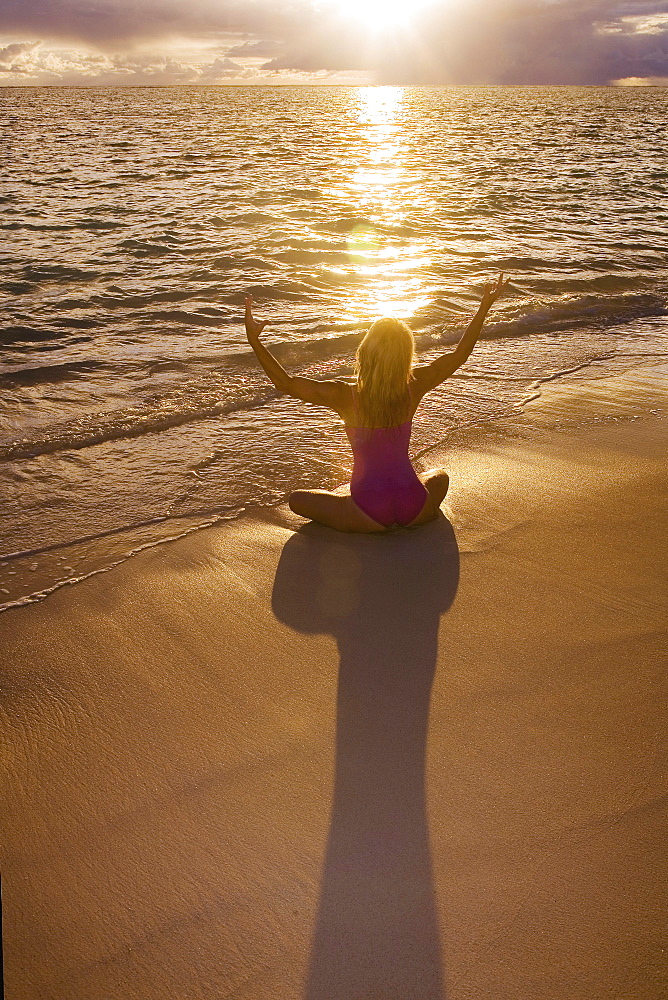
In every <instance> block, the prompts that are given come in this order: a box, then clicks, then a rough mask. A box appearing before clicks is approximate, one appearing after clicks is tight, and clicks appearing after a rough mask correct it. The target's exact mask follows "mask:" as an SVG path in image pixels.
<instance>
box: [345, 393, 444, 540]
mask: <svg viewBox="0 0 668 1000" xmlns="http://www.w3.org/2000/svg"><path fill="white" fill-rule="evenodd" d="M353 401H354V403H355V412H356V414H357V418H358V421H359V408H358V402H357V393H356V392H355V390H354V389H353ZM412 427H413V421H412V420H406V421H405V422H404V423H403V424H397V425H395V426H394V427H362V426H358V427H351V426H350V425H349V424H346V434H347V435H348V440H349V441H350V447H351V448H352V451H353V460H354V461H353V473H352V476H351V479H350V495H351V497H352V498H353V500H354V502H355V503H356V504H357V506H358V507H359V508H360V510H362V511H364V513H365V514H368V516H369V517H371V518H373V520H374V521H377V522H378V524H382V525H383V526H384V527H386V528H389V527H391V526H392V525H394V524H399V525H407V524H410V523H411V521H414V520H415V518H416V517H417V516H418V514H419V513H420V512H421V510H422V508H423V507H424V505H425V501H426V500H427V498H428V496H429V494H428V492H427V490H426V488H425V486H424V484H423V483H422V482H421V480H420V479H419V478H418V475H417V473H416V472H415V469H414V468H413V466H412V464H411V460H410V458H409V457H408V446H409V444H410V439H411V430H412Z"/></svg>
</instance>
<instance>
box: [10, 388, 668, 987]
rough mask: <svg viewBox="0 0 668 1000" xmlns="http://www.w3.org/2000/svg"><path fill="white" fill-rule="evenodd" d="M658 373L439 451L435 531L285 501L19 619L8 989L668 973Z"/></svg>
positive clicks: (514, 983)
mask: <svg viewBox="0 0 668 1000" xmlns="http://www.w3.org/2000/svg"><path fill="white" fill-rule="evenodd" d="M638 372H639V374H638V373H636V376H634V377H633V378H631V379H628V378H627V379H626V380H621V381H620V379H618V380H617V383H615V381H614V380H612V381H610V380H608V381H607V383H606V384H605V385H604V383H603V380H601V382H600V383H599V384H598V385H597V386H595V387H594V388H593V389H592V386H588V387H584V388H583V387H582V386H578V385H572V386H570V387H568V386H566V387H565V388H563V389H560V390H559V391H558V392H557V391H556V390H555V391H554V392H553V393H552V394H551V395H550V394H546V395H544V396H543V397H542V398H541V399H540V400H537V401H536V403H535V404H531V405H530V406H528V407H527V408H526V411H525V413H524V414H523V415H522V416H518V418H517V421H514V422H512V423H511V422H506V423H505V424H504V425H503V427H501V425H499V426H498V427H497V428H496V429H495V430H488V431H487V432H486V433H485V434H482V433H480V435H479V436H478V437H477V438H471V437H469V438H466V439H465V438H463V437H462V438H461V439H460V440H459V441H457V440H453V441H452V442H451V443H450V445H449V447H448V451H447V452H445V453H444V454H443V455H441V456H438V455H430V456H429V458H430V460H432V461H438V459H439V458H441V459H442V461H443V462H444V463H445V464H446V466H447V467H448V469H449V471H450V472H451V479H452V489H451V494H450V496H449V497H448V500H447V501H446V505H445V506H444V511H445V513H446V514H447V517H445V516H444V517H443V518H442V519H440V520H439V521H438V522H435V523H432V524H431V525H428V526H425V527H423V528H420V529H417V530H415V531H410V532H409V531H400V532H397V533H395V534H392V535H388V536H385V537H379V536H367V537H363V536H344V535H338V534H337V533H335V532H333V531H330V530H328V529H322V528H319V527H316V526H312V525H311V526H307V527H303V528H301V530H296V529H298V528H300V526H301V525H302V524H303V522H301V521H300V520H299V519H298V518H295V517H293V516H292V515H291V514H290V513H289V511H287V510H286V509H284V508H281V509H279V510H278V511H275V512H272V513H271V515H270V516H267V517H263V518H253V517H247V518H244V519H242V520H240V521H237V522H234V523H230V524H229V525H225V526H221V527H216V528H211V529H207V530H203V531H201V532H199V533H197V534H196V535H193V536H190V537H189V538H186V539H183V540H181V541H179V542H175V543H173V544H171V545H165V546H162V547H159V548H156V549H152V550H149V551H146V552H143V553H141V554H140V555H139V556H136V557H135V558H133V559H131V560H129V561H128V562H126V563H125V564H123V565H122V566H119V567H117V568H116V569H114V570H112V571H110V572H108V573H103V574H100V575H99V576H95V577H92V578H90V579H89V580H87V581H84V582H82V583H80V584H77V585H75V586H72V587H65V588H63V589H62V590H60V591H58V592H56V593H54V594H52V595H51V596H50V597H49V598H48V599H46V600H45V601H43V602H42V603H40V604H35V605H32V606H28V607H25V608H19V609H15V610H12V611H10V612H7V613H5V614H4V615H2V616H0V642H1V644H2V648H3V650H4V651H5V652H4V655H3V663H4V665H3V684H2V716H1V725H2V731H3V735H4V737H5V740H4V750H3V757H4V758H5V760H6V765H7V766H6V767H5V768H3V772H4V774H3V778H2V793H1V805H2V808H1V809H0V842H1V844H2V876H3V904H4V947H5V981H6V991H7V996H8V997H9V998H12V1000H36V998H58V1000H75V998H76V1000H90V998H92V997H96V998H97V997H99V998H105V1000H116V998H118V1000H121V998H122V1000H127V998H129V997H132V998H136V1000H144V998H146V1000H149V998H150V1000H153V998H155V1000H158V998H160V1000H163V998H165V997H174V998H179V1000H182V998H183V1000H185V998H188V1000H190V998H200V997H201V998H207V1000H209V998H211V997H214V996H215V997H219V998H226V997H229V998H232V997H234V998H235V1000H265V998H266V1000H269V998H272V1000H274V998H276V997H281V998H283V1000H293V998H294V1000H296V998H306V1000H316V998H322V1000H335V998H336V1000H361V998H365V1000H371V998H373V1000H381V998H383V1000H385V998H392V1000H395V998H397V1000H399V998H401V1000H407V998H419V1000H436V998H445V997H447V998H448V1000H472V998H480V1000H488V998H489V1000H500V998H503V1000H543V998H545V1000H580V998H581V1000H592V998H596V1000H608V998H615V1000H630V998H633V1000H639V998H642V1000H659V997H662V996H663V995H665V994H664V991H665V986H666V981H667V977H666V965H665V963H666V955H665V950H662V947H663V948H665V924H666V921H665V913H666V892H665V888H664V887H665V885H666V884H668V878H667V874H668V873H667V872H666V867H667V866H666V847H665V813H666V801H667V796H666V777H665V770H666V768H665V764H666V755H665V742H664V734H665V706H666V679H665V663H666V626H667V621H666V619H667V617H668V616H667V613H666V607H667V601H666V597H667V593H666V591H667V589H668V586H667V574H666V565H667V559H666V556H667V552H666V520H667V515H666V504H667V500H668V475H667V471H668V470H667V468H666V466H667V459H666V441H667V438H668V435H667V433H666V427H667V426H668V425H667V423H666V412H667V409H666V405H665V404H666V391H665V388H664V386H665V381H664V382H663V383H662V382H661V380H660V379H659V380H657V378H656V373H654V374H652V372H651V371H649V370H646V371H645V373H644V374H643V372H642V371H641V370H638ZM634 379H635V381H634ZM634 387H635V388H634ZM597 392H598V393H599V395H598V396H597ZM601 392H602V393H603V395H604V396H605V393H607V396H606V400H607V401H605V400H604V404H602V403H601V399H600V398H599V397H600V394H601ZM634 393H635V395H634ZM614 399H617V400H619V406H618V412H617V411H616V410H615V408H614V406H612V404H611V402H610V400H614ZM597 407H598V410H597ZM631 410H633V412H632V413H631ZM603 411H605V412H606V414H607V417H606V419H599V418H598V417H597V416H596V413H598V412H603ZM613 414H614V417H615V419H612V415H613Z"/></svg>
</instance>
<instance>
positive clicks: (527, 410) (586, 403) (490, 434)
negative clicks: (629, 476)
mask: <svg viewBox="0 0 668 1000" xmlns="http://www.w3.org/2000/svg"><path fill="white" fill-rule="evenodd" d="M601 360H602V359H597V358H594V359H592V360H590V361H588V362H585V363H583V364H581V365H577V366H575V367H573V368H572V369H567V370H566V371H564V372H559V373H558V374H557V375H553V376H549V377H547V378H546V379H545V380H543V381H537V382H535V383H532V384H531V385H529V387H528V388H529V390H530V392H529V394H528V395H527V396H526V398H525V399H524V400H523V401H522V402H521V403H519V404H517V405H516V408H515V412H512V413H511V412H509V413H506V414H504V415H503V416H495V417H493V418H491V419H481V420H480V421H472V422H470V423H466V424H464V425H463V426H461V427H457V428H456V429H454V430H453V431H452V432H451V433H450V434H449V436H448V438H447V439H446V440H441V441H438V442H436V443H435V444H431V445H428V446H427V447H425V448H422V449H421V450H418V451H417V452H416V453H415V454H414V459H413V461H414V463H415V464H416V468H418V470H425V469H427V468H429V467H431V466H432V465H434V464H438V465H441V464H444V463H445V464H446V465H447V463H448V462H450V461H451V460H452V454H453V453H456V454H459V453H460V452H461V451H462V450H463V451H464V453H466V452H467V451H470V450H475V449H476V448H478V447H482V449H483V451H484V450H485V447H486V444H485V442H486V440H487V439H489V440H490V441H495V440H497V439H499V437H500V438H502V439H503V438H505V437H507V436H508V435H510V436H512V435H517V434H520V436H521V435H523V434H525V433H527V431H526V428H527V427H528V426H531V425H533V424H534V423H536V422H537V423H538V424H539V425H541V426H544V427H549V426H550V419H551V422H552V425H554V426H559V419H560V417H561V414H560V413H559V412H558V404H557V405H556V406H555V400H563V405H564V407H568V406H569V405H570V406H571V407H572V408H573V409H574V412H575V418H576V420H578V421H580V422H582V423H587V422H588V421H591V420H592V419H594V420H597V421H598V420H608V419H636V411H637V410H638V409H640V410H641V411H642V412H648V411H649V412H651V413H652V414H653V413H655V409H654V408H653V406H652V405H651V404H653V403H660V402H661V401H662V400H663V399H664V398H665V391H664V388H663V379H665V378H666V377H667V376H668V362H667V361H665V360H663V359H662V358H661V357H660V356H654V360H652V361H647V360H645V361H644V362H643V363H640V364H639V363H638V362H637V361H635V362H631V358H629V362H630V363H629V366H628V368H625V369H622V370H620V371H617V372H612V373H611V372H609V371H603V373H602V374H597V373H596V368H595V366H596V365H597V364H599V363H600V362H601ZM580 371H585V372H587V371H588V372H589V377H588V378H583V379H578V380H577V381H575V382H574V381H572V380H571V379H569V377H568V376H569V375H573V374H577V373H578V372H580ZM644 374H646V376H647V377H646V378H643V375H644ZM555 382H556V384H555ZM601 387H603V391H601ZM606 388H607V391H606ZM658 412H661V410H660V408H659V411H658ZM541 413H542V414H543V416H541ZM546 418H547V419H546ZM341 485H343V484H341ZM446 505H447V498H446ZM284 506H285V501H281V502H279V503H277V504H274V505H272V506H260V505H257V506H255V505H248V506H247V507H245V508H243V509H242V510H241V511H229V512H225V511H226V508H225V509H223V511H222V512H218V513H217V512H215V511H214V510H212V511H210V512H209V511H207V514H209V515H210V516H209V517H207V518H206V519H204V520H203V521H202V520H199V519H198V517H200V516H201V515H198V514H197V512H186V513H184V514H183V515H174V514H170V515H165V516H160V517H155V518H152V519H150V521H148V522H146V524H142V523H138V524H134V525H130V526H128V527H123V528H117V529H110V530H107V531H103V532H101V533H100V534H93V535H90V536H85V537H82V538H74V539H72V540H71V541H70V542H63V543H53V544H51V545H47V546H45V547H43V548H37V549H34V550H27V551H20V552H9V553H6V554H5V555H4V556H1V557H0V560H4V561H3V562H2V565H3V566H7V565H13V561H14V560H17V561H18V560H23V561H24V562H25V561H27V560H28V559H29V558H34V557H35V556H36V555H41V554H43V553H45V552H53V553H54V555H55V554H56V553H57V554H58V558H59V561H61V562H62V561H64V560H65V559H67V558H68V556H67V553H68V551H75V550H76V551H77V552H78V551H79V548H80V547H82V546H84V545H86V544H90V545H91V553H92V555H91V556H90V558H91V561H92V568H91V569H89V570H87V571H86V572H84V573H82V574H81V575H80V576H73V577H70V578H66V579H62V580H56V581H55V582H54V581H53V579H51V580H49V579H46V580H45V581H44V585H43V586H40V587H39V588H38V589H37V590H35V591H33V592H32V593H30V594H25V595H19V596H17V597H11V596H10V595H9V592H8V591H6V589H4V588H3V589H2V590H1V591H0V616H2V614H3V613H6V612H8V611H13V610H16V609H18V608H21V607H26V606H31V605H33V604H36V603H39V602H41V601H43V600H45V599H47V598H48V597H50V595H51V594H53V593H56V592H58V591H59V590H61V589H62V588H63V587H72V586H75V585H76V584H79V583H81V582H83V581H85V580H88V579H90V578H91V577H94V576H98V575H99V574H101V573H107V572H110V571H111V570H114V569H115V568H117V567H118V566H121V565H123V564H124V563H125V562H127V561H128V560H130V559H133V558H134V557H136V556H137V555H138V554H139V553H141V552H143V551H146V550H147V549H152V548H159V547H161V546H163V545H169V544H174V542H178V541H180V540H181V539H184V538H187V537H189V536H190V535H192V534H193V533H197V532H199V531H206V530H209V528H212V527H213V528H215V527H216V526H220V525H224V524H227V523H231V522H234V521H238V520H240V521H243V522H245V521H247V520H249V519H250V520H253V521H255V520H258V521H260V522H264V521H268V522H270V523H273V522H274V521H275V519H276V516H277V512H280V510H281V508H282V507H284ZM278 516H279V518H280V514H279V515H278ZM188 522H190V523H188ZM153 523H155V524H156V525H164V526H166V527H168V528H171V529H172V531H171V532H170V533H169V534H168V535H165V536H164V537H158V538H150V539H148V540H147V539H146V538H145V537H143V536H142V530H143V529H144V528H145V527H146V525H151V524H153ZM299 523H302V522H301V521H300V522H299ZM181 524H183V525H187V526H185V527H184V528H183V530H179V526H180V525H181ZM133 535H135V536H136V539H135V542H134V544H131V547H130V548H129V549H127V544H128V542H130V540H131V539H132V537H133ZM117 539H118V540H119V541H120V542H121V543H122V544H121V545H120V547H119V548H118V550H115V549H114V547H113V545H114V543H115V542H116V540H117ZM123 543H124V544H123ZM98 546H99V548H100V552H99V554H96V553H95V549H96V548H97V547H98ZM105 546H107V547H106V548H105ZM36 568H37V565H36V564H35V565H34V566H31V567H30V569H31V570H33V569H36ZM5 582H8V581H5ZM4 595H6V596H7V597H8V599H7V600H3V599H2V597H3V596H4Z"/></svg>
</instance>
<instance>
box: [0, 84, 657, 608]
mask: <svg viewBox="0 0 668 1000" xmlns="http://www.w3.org/2000/svg"><path fill="white" fill-rule="evenodd" d="M0 133H1V136H2V141H1V143H0V158H1V163H2V171H1V180H0V226H1V229H2V243H1V245H0V258H1V261H2V274H1V275H0V345H1V351H2V358H1V363H0V389H1V393H0V484H1V485H0V491H1V493H0V497H1V505H0V530H1V532H2V555H1V556H0V607H1V608H8V607H13V606H15V605H17V604H22V603H25V602H26V601H31V600H37V599H39V598H40V597H43V596H44V595H45V594H47V593H50V592H51V591H52V590H53V589H55V588H57V587H59V586H62V585H63V584H65V583H69V582H74V581H76V580H79V579H81V578H83V577H86V576H87V575H90V574H91V573H94V572H99V571H101V570H104V569H105V568H108V567H109V566H111V565H113V564H115V563H117V562H119V561H122V560H123V559H125V558H127V557H128V555H130V554H131V553H132V552H135V551H137V550H139V549H141V548H143V547H146V546H148V545H155V544H160V543H162V542H164V541H165V540H167V539H171V538H175V537H178V536H180V535H182V534H183V533H185V532H188V531H192V530H196V529H197V528H199V527H201V526H203V525H205V524H211V523H214V522H215V521H217V520H220V519H226V518H234V517H237V516H239V515H240V514H242V513H243V512H244V511H252V510H257V509H263V508H267V507H271V506H273V505H276V504H278V503H280V502H281V501H282V500H283V499H284V498H285V495H286V493H287V492H289V491H290V490H292V489H294V488H296V487H305V488H309V487H311V488H331V487H333V486H335V485H338V484H340V483H342V482H345V481H346V479H347V477H348V475H349V472H350V467H351V456H350V452H349V446H348V443H347V440H346V438H345V434H344V432H343V427H342V424H341V421H340V420H339V418H338V417H337V416H336V415H335V414H332V413H331V412H329V411H326V410H323V409H320V408H315V407H309V406H307V405H306V404H302V403H300V402H298V401H296V400H293V399H290V398H287V397H284V396H280V395H279V394H278V393H277V392H276V391H275V390H274V387H273V386H272V385H271V384H270V383H269V382H268V380H267V379H266V377H265V376H264V373H263V372H262V371H261V369H260V368H259V365H258V364H257V362H256V360H255V358H254V355H253V354H252V352H251V350H250V348H249V346H248V344H247V342H246V338H245V334H244V327H243V302H244V296H245V294H246V293H247V292H249V291H250V292H252V294H253V296H254V299H255V313H256V316H257V318H259V319H266V320H268V326H267V328H266V330H265V334H264V337H263V339H264V340H265V342H266V343H267V345H268V346H269V347H270V348H271V349H272V350H273V351H274V352H275V353H276V355H277V356H278V358H279V359H280V360H281V362H282V363H283V364H284V365H285V366H286V367H287V368H288V369H289V370H290V371H292V372H295V373H300V374H308V375H311V376H313V377H322V378H326V377H333V376H339V375H343V376H346V375H350V374H351V371H352V359H353V354H354V351H355V348H356V346H357V344H358V342H359V340H360V337H361V335H362V334H363V332H364V330H365V329H367V328H368V326H369V324H370V322H371V321H372V320H373V319H374V318H376V317H377V316H379V315H394V316H399V317H401V318H402V319H405V320H406V322H408V324H409V325H410V326H411V328H412V329H413V330H414V332H415V335H416V340H417V347H418V353H419V359H420V360H429V359H431V358H432V357H434V356H436V354H437V353H438V352H439V351H442V350H444V349H448V348H449V346H450V345H452V344H453V343H455V342H456V340H457V339H458V337H459V336H460V335H461V333H462V332H463V330H464V329H465V327H466V325H467V323H468V321H469V319H470V317H471V316H472V315H473V313H474V312H475V309H476V307H477V301H478V299H479V296H480V292H481V289H482V286H483V285H484V283H485V282H487V281H489V280H491V279H493V278H494V277H495V276H496V275H497V274H498V273H499V272H500V271H503V272H505V273H506V274H507V275H509V276H510V277H511V287H510V289H509V291H508V293H507V295H506V296H505V298H504V299H502V300H501V301H499V302H498V303H497V305H496V306H495V307H494V309H493V311H492V313H490V316H489V318H488V321H487V324H486V326H485V329H484V333H483V337H482V339H481V341H480V343H479V344H478V346H477V347H476V350H475V351H474V353H473V355H472V357H471V359H470V360H469V362H468V363H467V364H466V365H465V367H464V368H462V369H461V370H460V371H459V372H458V373H457V374H456V376H455V377H454V378H452V379H450V380H449V381H448V382H446V383H445V384H444V385H443V386H442V387H441V388H440V389H438V390H436V391H435V392H433V393H432V394H430V395H429V396H428V397H427V398H426V399H425V401H424V404H423V407H422V409H421V410H420V411H419V412H418V415H417V417H416V419H415V423H414V431H413V439H412V455H413V457H414V460H415V463H416V465H417V466H418V467H422V468H423V467H428V466H429V452H430V449H432V448H434V447H435V446H437V445H441V444H442V443H443V442H444V441H447V440H448V438H449V437H450V436H451V435H452V434H453V433H461V432H463V431H465V429H466V428H468V427H480V426H482V425H485V424H495V423H496V422H498V421H503V420H507V419H508V418H512V416H513V415H514V414H517V413H518V411H519V410H521V408H522V405H523V404H524V402H525V401H526V400H527V399H529V398H531V397H535V395H536V394H537V393H538V392H540V387H541V385H542V384H543V383H544V382H545V381H551V382H553V381H554V380H555V379H559V378H562V377H568V378H569V379H571V380H572V379H573V378H583V379H584V378H591V377H598V376H600V375H604V374H606V373H609V372H615V371H622V370H624V369H625V368H629V367H631V366H632V365H633V364H634V363H637V360H638V359H642V358H653V357H656V358H662V357H665V356H666V355H668V319H666V314H667V309H666V301H667V288H668V198H667V197H666V196H667V194H668V156H667V154H666V149H668V134H667V133H668V90H666V89H665V88H621V87H620V88H605V87H601V88H599V87H586V88H578V87H476V88H460V87H453V88H448V87H445V88H410V87H409V88H400V87H363V88H348V87H331V88H328V87H275V88H272V87H255V88H253V87H249V88H242V87H238V88H236V87H229V88H218V87H210V88H200V87H172V88H145V89H143V88H142V89H129V88H128V89H121V88H119V89H112V88H87V89H83V88H82V89H71V88H2V89H0Z"/></svg>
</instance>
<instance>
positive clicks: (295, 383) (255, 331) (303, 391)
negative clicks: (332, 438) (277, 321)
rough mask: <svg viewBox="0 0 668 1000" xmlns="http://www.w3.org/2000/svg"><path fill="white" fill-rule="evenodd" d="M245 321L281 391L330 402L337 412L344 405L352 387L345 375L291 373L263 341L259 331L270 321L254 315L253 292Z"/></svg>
mask: <svg viewBox="0 0 668 1000" xmlns="http://www.w3.org/2000/svg"><path fill="white" fill-rule="evenodd" d="M245 324H246V336H247V337H248V343H249V344H250V345H251V347H252V348H253V350H254V351H255V353H256V355H257V359H258V361H259V362H260V364H261V365H262V367H263V368H264V370H265V372H266V373H267V376H268V377H269V379H270V381H272V382H273V383H274V385H275V386H276V388H277V389H278V390H279V392H285V393H287V395H288V396H294V397H295V398H296V399H303V400H304V402H306V403H314V404H315V405H316V406H328V407H329V408H330V409H332V410H336V411H337V412H338V411H339V409H340V408H341V407H342V406H345V400H346V399H347V396H348V395H349V393H350V387H349V386H348V385H347V383H346V382H344V381H343V380H342V379H328V380H324V379H314V378H304V377H303V376H302V375H290V374H289V373H288V372H286V370H285V368H284V367H283V365H281V364H280V363H279V362H278V361H277V360H276V358H275V357H274V355H273V354H272V353H271V351H269V350H268V349H267V348H266V347H265V346H264V344H261V343H260V334H261V333H262V331H263V330H264V328H265V326H266V325H267V321H266V320H263V321H262V322H258V320H256V319H255V318H254V317H253V296H252V295H247V296H246V315H245Z"/></svg>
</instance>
